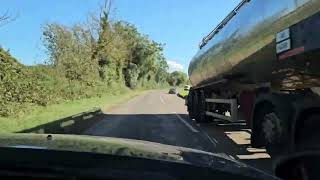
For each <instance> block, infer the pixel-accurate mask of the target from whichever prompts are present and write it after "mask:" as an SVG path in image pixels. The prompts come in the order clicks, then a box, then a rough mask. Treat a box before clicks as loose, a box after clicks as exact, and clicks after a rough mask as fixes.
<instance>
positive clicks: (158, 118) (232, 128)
mask: <svg viewBox="0 0 320 180" xmlns="http://www.w3.org/2000/svg"><path fill="white" fill-rule="evenodd" d="M85 134H87V135H95V136H107V137H118V138H128V139H137V140H145V141H151V142H158V143H163V144H169V145H175V146H182V147H188V148H194V149H199V150H204V151H208V152H214V153H219V154H226V155H228V156H230V157H232V158H234V159H238V160H240V161H243V162H245V163H248V164H250V165H252V166H254V167H256V168H259V169H261V170H264V171H267V172H271V160H270V157H269V156H268V154H266V153H265V150H263V149H253V148H250V146H249V140H250V139H249V138H250V130H249V129H247V128H246V127H245V125H243V124H232V125H230V124H223V123H219V122H213V123H209V124H201V125H199V124H196V122H195V121H193V120H191V119H189V117H188V115H187V110H186V106H185V105H184V100H183V99H181V98H179V97H177V96H175V95H170V94H168V93H167V92H166V91H151V92H148V93H146V94H144V95H141V96H137V97H135V98H133V99H131V100H129V101H128V102H126V103H124V104H123V105H121V106H118V107H115V108H113V109H111V110H109V111H108V112H106V113H105V115H104V116H103V118H102V119H101V120H100V121H99V122H97V123H96V124H95V125H93V126H92V127H90V128H89V129H88V130H87V131H86V132H85Z"/></svg>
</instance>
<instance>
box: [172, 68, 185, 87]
mask: <svg viewBox="0 0 320 180" xmlns="http://www.w3.org/2000/svg"><path fill="white" fill-rule="evenodd" d="M187 81H188V77H187V74H185V73H184V72H181V71H174V72H172V73H171V74H170V75H169V77H168V83H169V84H170V85H171V86H180V85H183V84H186V83H187Z"/></svg>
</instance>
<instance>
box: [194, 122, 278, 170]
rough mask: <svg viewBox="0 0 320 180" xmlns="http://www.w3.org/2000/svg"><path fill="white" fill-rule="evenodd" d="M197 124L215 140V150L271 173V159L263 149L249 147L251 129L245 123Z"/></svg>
mask: <svg viewBox="0 0 320 180" xmlns="http://www.w3.org/2000/svg"><path fill="white" fill-rule="evenodd" d="M199 126H200V128H201V130H203V131H205V132H206V133H207V134H208V135H209V136H210V137H211V138H213V139H214V140H215V141H217V146H216V149H215V152H217V153H222V152H224V153H226V154H228V155H231V156H232V157H234V158H235V159H236V160H239V161H241V162H244V163H246V164H249V165H251V166H253V167H255V168H258V169H261V170H263V171H266V172H269V173H272V159H271V158H270V156H269V155H268V154H267V153H266V150H265V149H256V148H252V147H251V145H250V134H251V130H250V129H249V128H248V127H247V126H246V125H245V124H223V123H219V122H212V123H207V124H201V125H199Z"/></svg>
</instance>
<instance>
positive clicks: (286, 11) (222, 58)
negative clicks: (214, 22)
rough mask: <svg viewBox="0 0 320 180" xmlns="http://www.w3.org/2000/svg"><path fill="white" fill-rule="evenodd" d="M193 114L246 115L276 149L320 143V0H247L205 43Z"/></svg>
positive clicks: (194, 69)
mask: <svg viewBox="0 0 320 180" xmlns="http://www.w3.org/2000/svg"><path fill="white" fill-rule="evenodd" d="M188 74H189V78H190V82H191V84H192V88H191V89H190V91H189V96H188V97H187V102H186V104H187V106H188V112H189V116H190V117H191V118H192V119H195V121H197V123H205V122H208V121H211V120H212V119H223V120H225V121H228V122H237V121H239V120H245V122H246V125H247V126H248V127H250V128H251V146H252V147H256V148H258V147H265V148H266V149H267V151H268V152H269V153H270V154H277V153H288V152H290V151H295V152H297V151H302V150H307V149H312V148H314V147H315V146H319V144H320V136H319V135H320V98H319V97H320V88H319V87H320V0H280V1H279V0H267V1H266V0H243V1H241V3H240V4H239V5H238V6H237V7H236V8H235V9H234V10H233V11H231V13H229V14H228V15H227V17H226V18H225V19H223V21H222V22H221V23H220V24H219V25H218V26H217V27H216V28H215V29H214V30H213V31H212V32H211V33H210V34H209V35H208V36H206V37H205V38H203V39H202V41H201V43H200V49H199V51H198V52H197V54H196V55H195V56H194V58H193V59H192V60H191V62H190V65H189V69H188Z"/></svg>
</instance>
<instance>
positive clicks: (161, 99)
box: [159, 95, 166, 104]
mask: <svg viewBox="0 0 320 180" xmlns="http://www.w3.org/2000/svg"><path fill="white" fill-rule="evenodd" d="M159 97H160V101H161V103H162V104H166V102H164V100H163V98H162V96H161V95H160V96H159Z"/></svg>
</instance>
